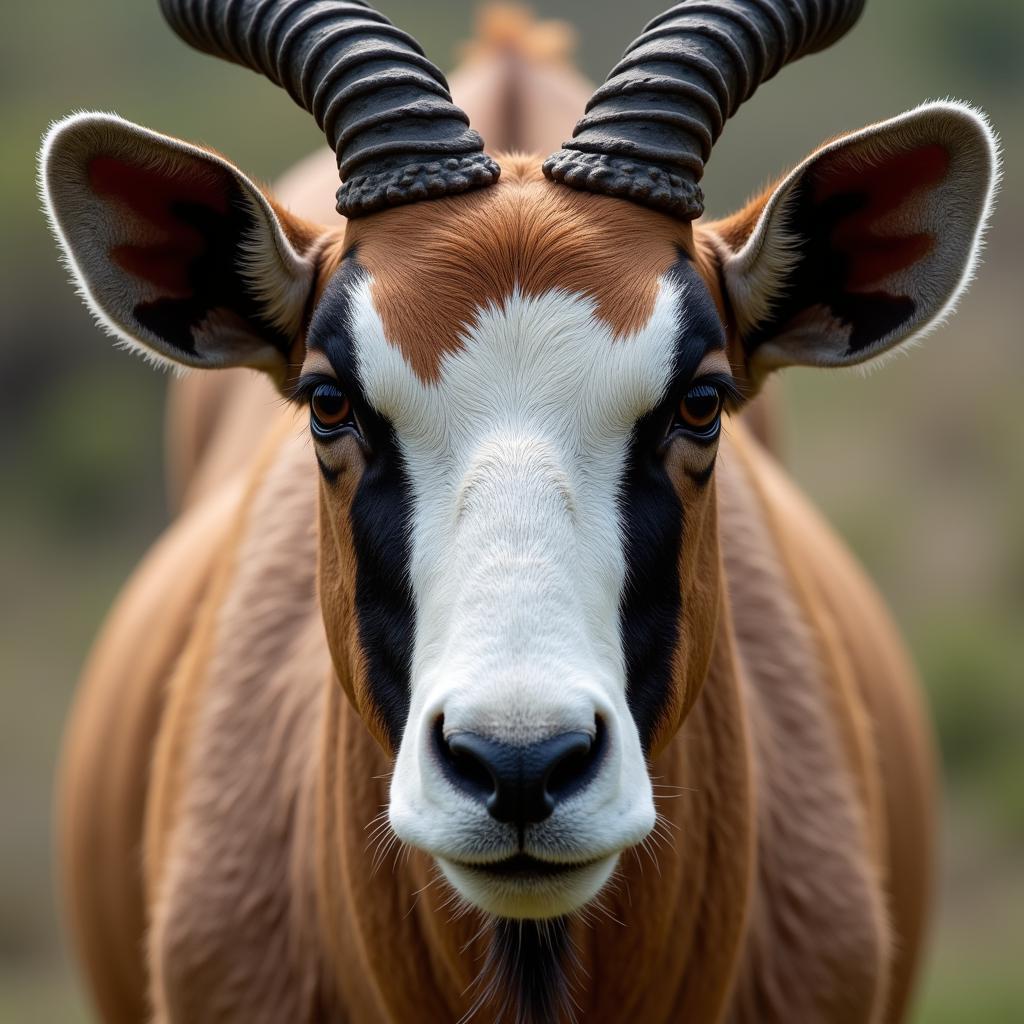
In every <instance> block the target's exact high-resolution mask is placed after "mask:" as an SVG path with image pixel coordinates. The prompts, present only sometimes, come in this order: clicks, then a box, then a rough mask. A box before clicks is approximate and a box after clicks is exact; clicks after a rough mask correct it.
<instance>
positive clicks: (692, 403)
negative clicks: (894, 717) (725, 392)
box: [679, 384, 722, 434]
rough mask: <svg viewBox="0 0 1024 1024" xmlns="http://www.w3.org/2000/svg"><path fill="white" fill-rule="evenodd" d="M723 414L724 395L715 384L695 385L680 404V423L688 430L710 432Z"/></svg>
mask: <svg viewBox="0 0 1024 1024" xmlns="http://www.w3.org/2000/svg"><path fill="white" fill-rule="evenodd" d="M721 414H722V393H721V392H720V391H719V390H718V388H716V387H715V385H714V384H694V385H693V387H691V388H690V390H689V391H687V392H686V394H685V395H684V396H683V400H682V401H681V402H680V403H679V421H680V424H681V425H682V426H683V427H685V428H686V429H687V430H695V431H697V432H698V433H702V434H703V433H707V432H709V431H710V430H711V429H712V428H713V427H714V426H715V424H716V423H717V422H718V417H719V416H720V415H721Z"/></svg>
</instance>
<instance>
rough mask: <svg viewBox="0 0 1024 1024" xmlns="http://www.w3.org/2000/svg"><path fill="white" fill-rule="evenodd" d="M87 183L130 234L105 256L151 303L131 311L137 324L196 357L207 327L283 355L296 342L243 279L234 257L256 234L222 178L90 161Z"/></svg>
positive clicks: (211, 172)
mask: <svg viewBox="0 0 1024 1024" xmlns="http://www.w3.org/2000/svg"><path fill="white" fill-rule="evenodd" d="M88 177H89V185H90V187H91V188H92V190H93V192H94V194H95V195H96V196H97V197H99V198H100V199H102V200H104V201H106V202H109V203H111V204H113V205H115V206H119V207H120V208H121V216H122V217H123V218H124V221H125V223H126V224H129V223H130V224H131V225H132V228H131V230H129V231H127V232H126V233H125V234H124V235H123V236H122V237H123V238H124V240H123V241H120V242H119V243H117V244H112V245H111V246H110V251H109V255H110V260H111V262H112V263H114V264H115V265H116V266H117V267H120V268H121V270H123V271H124V272H125V273H126V274H129V275H130V276H132V277H133V278H134V279H135V280H136V281H137V282H139V284H140V286H141V291H142V293H143V294H145V295H146V297H145V298H140V299H139V301H138V302H136V304H135V305H134V307H133V309H132V314H133V316H134V317H135V319H136V320H137V321H138V322H139V324H141V325H142V326H143V327H145V328H148V329H149V330H150V331H152V332H153V333H154V334H155V335H158V336H159V337H160V338H161V339H162V340H163V341H164V342H165V343H166V344H170V345H173V346H174V347H175V348H177V349H178V350H179V351H181V352H182V353H183V354H187V355H192V356H195V355H196V353H197V348H196V344H197V341H196V338H195V333H196V331H197V328H200V327H201V326H208V327H215V328H221V329H224V328H227V329H228V330H229V331H231V332H242V333H245V332H247V331H249V330H255V331H256V332H259V334H260V336H261V337H262V338H263V339H264V340H265V341H266V342H268V343H269V344H271V345H272V346H273V347H274V348H275V349H277V350H278V351H279V352H283V353H287V351H288V349H289V348H290V347H291V341H292V338H291V337H290V336H289V335H288V333H287V332H286V331H285V330H284V329H283V328H282V327H280V326H278V325H277V324H274V323H273V322H272V321H271V320H270V319H269V318H267V317H266V316H265V315H264V312H263V310H262V308H261V303H260V302H259V299H258V295H257V294H256V291H255V289H254V288H252V287H251V285H250V284H249V282H247V281H246V280H245V277H244V275H243V274H241V273H239V267H238V265H237V257H238V254H239V253H241V252H242V251H243V249H244V247H245V245H246V240H247V236H249V237H251V236H253V235H255V224H254V217H253V213H252V211H251V210H250V209H248V208H247V206H246V204H245V203H244V202H243V200H242V197H241V195H239V193H238V190H237V188H235V187H234V184H233V182H232V181H231V180H230V178H229V177H228V176H227V175H226V174H224V173H218V171H217V169H215V168H210V167H203V166H197V165H195V164H194V163H191V162H187V161H183V162H182V163H181V164H179V165H178V166H177V167H176V168H175V169H174V173H173V174H168V173H167V170H166V169H159V170H158V169H156V168H152V167H146V166H138V165H133V164H129V163H127V162H125V161H124V160H120V159H117V158H115V157H110V156H105V155H100V156H97V157H94V158H93V159H92V160H90V161H89V163H88ZM211 318H212V322H211Z"/></svg>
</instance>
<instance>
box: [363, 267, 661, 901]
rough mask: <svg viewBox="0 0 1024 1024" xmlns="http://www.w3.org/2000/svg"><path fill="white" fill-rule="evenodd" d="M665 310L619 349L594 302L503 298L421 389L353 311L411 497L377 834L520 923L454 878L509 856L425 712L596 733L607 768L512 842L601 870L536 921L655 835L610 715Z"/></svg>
mask: <svg viewBox="0 0 1024 1024" xmlns="http://www.w3.org/2000/svg"><path fill="white" fill-rule="evenodd" d="M680 298H681V296H680V294H679V292H678V290H677V289H676V288H675V287H674V286H672V285H670V284H667V283H666V284H663V286H662V289H661V293H660V295H659V298H658V300H657V303H656V305H655V309H654V312H653V315H652V316H651V318H650V320H649V322H648V323H647V324H646V325H645V326H644V328H643V329H641V330H640V331H638V332H636V333H635V334H634V335H632V336H630V337H627V338H624V339H618V340H616V338H615V337H614V335H613V333H612V331H611V329H610V328H609V326H608V325H607V324H606V323H605V322H604V321H602V320H601V319H600V318H599V317H598V316H597V311H596V306H595V303H594V302H593V300H592V299H589V298H586V297H583V296H580V295H569V294H566V293H564V292H560V291H553V292H550V293H547V294H545V295H541V296H536V297H527V296H523V295H520V294H514V295H512V296H511V297H509V298H508V299H507V300H506V301H505V303H504V304H503V306H502V307H501V308H498V307H495V306H490V307H488V308H486V309H483V310H481V311H480V312H479V315H478V318H477V321H476V323H475V324H474V325H473V326H472V327H471V328H469V329H468V330H467V331H466V336H465V339H464V344H463V346H462V347H461V348H460V349H459V350H457V351H455V352H452V353H449V354H448V355H446V356H445V357H444V360H443V362H442V366H441V371H440V376H439V379H438V380H437V382H436V383H424V382H423V381H422V380H421V379H420V378H419V377H417V376H416V374H415V373H414V372H413V371H412V369H411V368H410V367H409V365H408V364H407V363H406V362H405V359H404V358H403V356H402V354H401V352H400V351H399V349H398V348H397V347H396V346H394V345H392V344H391V343H390V342H389V341H388V339H387V337H386V335H385V332H384V328H383V325H382V323H381V320H380V318H379V316H378V315H377V313H376V311H375V310H374V307H373V304H372V300H371V298H370V282H364V283H363V284H362V285H361V286H360V290H359V292H358V293H357V294H356V296H355V297H354V300H353V303H352V307H351V308H352V331H353V337H354V339H355V345H356V360H357V366H358V372H359V376H360V380H361V383H362V386H363V389H364V390H365V392H366V395H367V398H368V399H369V401H370V402H371V403H372V404H373V405H374V407H375V408H377V409H378V410H379V411H380V412H381V413H382V414H384V415H385V416H387V417H388V418H389V419H390V420H391V421H392V423H393V424H394V428H395V432H396V435H397V437H398V439H399V443H400V445H401V449H402V453H403V456H404V459H405V464H406V467H407V471H408V475H409V479H410V483H411V490H412V496H413V513H412V524H411V536H412V545H411V547H412V552H411V577H412V579H411V582H412V588H413V592H414V596H415V602H416V638H415V645H414V652H413V665H412V700H411V707H410V713H409V719H408V724H407V727H406V730H405V735H404V737H403V740H402V744H401V748H400V751H399V754H398V758H397V762H396V767H395V773H394V779H393V783H392V790H391V808H390V815H391V822H392V825H393V827H394V829H395V831H396V832H397V833H398V835H399V836H401V837H402V838H403V839H405V840H406V841H407V842H410V843H413V844H414V845H417V846H419V847H421V848H423V849H425V850H427V851H429V852H431V853H433V854H434V855H435V856H436V857H438V859H439V861H440V862H441V864H442V866H443V867H444V868H445V871H446V873H447V874H448V876H449V878H450V879H451V880H452V881H453V882H454V883H455V884H456V885H457V887H458V888H459V889H460V891H462V892H463V894H464V895H465V896H467V898H469V899H471V900H472V901H473V902H475V903H477V904H478V905H481V906H484V908H485V909H488V910H492V911H494V912H496V913H502V914H505V915H512V916H523V915H530V916H533V915H534V914H535V913H536V908H535V907H534V906H533V905H532V904H531V903H530V901H529V899H528V898H527V895H525V894H522V893H521V894H520V895H519V896H518V897H514V896H513V895H509V893H508V892H504V893H498V892H494V891H491V890H490V889H487V888H486V886H485V887H484V889H481V885H480V884H479V883H478V882H475V881H474V880H473V879H472V878H469V877H467V876H466V875H465V873H462V874H460V870H459V868H458V866H457V864H458V862H462V863H467V862H473V861H480V860H481V859H485V860H486V859H491V860H494V859H498V858H500V857H504V856H509V855H510V854H512V853H514V852H516V848H517V845H518V841H517V838H516V834H515V829H514V828H513V827H512V826H510V825H505V824H501V823H499V822H496V821H494V820H493V819H491V818H489V816H488V815H487V813H486V811H485V810H484V809H483V807H482V806H480V805H479V804H477V803H475V802H473V801H471V800H470V799H468V798H467V797H466V796H464V795H463V794H461V793H460V792H458V791H457V790H456V789H455V788H454V787H453V786H451V784H450V783H449V782H448V781H447V780H446V778H445V777H444V776H443V774H442V773H441V771H440V769H439V766H438V764H437V760H436V756H435V754H434V752H433V748H432V741H431V735H432V731H433V727H434V723H435V722H436V721H437V718H438V716H439V715H443V716H444V728H445V731H446V732H448V733H450V732H457V731H469V732H476V733H480V734H483V735H487V736H489V737H492V738H495V739H498V740H501V741H504V742H507V743H516V744H522V743H528V742H532V741H536V740H539V739H541V738H546V737H549V736H551V735H554V734H557V733H561V732H567V731H573V730H585V731H588V732H593V730H594V727H595V715H600V717H601V718H602V720H603V722H604V725H605V727H606V729H607V735H608V752H607V755H606V758H605V761H604V765H603V768H602V770H601V771H600V773H599V775H598V777H597V778H596V780H595V781H594V782H593V783H592V784H591V785H589V786H588V787H586V788H585V789H583V790H582V791H580V792H579V793H578V794H576V795H575V796H573V797H572V798H570V799H569V800H568V801H566V802H565V803H564V804H559V805H558V807H557V809H556V811H555V813H554V814H553V815H552V817H551V818H549V819H548V820H547V821H544V822H542V823H540V824H536V825H531V826H529V827H528V829H527V838H526V843H527V849H528V850H529V852H532V853H535V854H536V855H538V856H544V857H548V858H553V859H560V860H563V861H564V860H571V861H580V862H582V861H599V862H601V863H602V864H604V867H603V868H602V869H601V870H594V871H590V872H589V874H585V877H584V875H581V876H580V879H578V880H577V881H578V882H579V884H578V885H575V886H568V887H567V889H566V892H565V894H564V899H561V898H559V897H557V896H551V894H550V893H549V894H548V896H547V897H545V902H544V906H546V907H547V908H548V910H549V912H550V913H562V912H566V911H567V910H570V909H575V908H576V907H577V906H579V905H580V904H581V903H582V902H585V901H586V899H589V898H590V897H591V896H592V895H593V894H594V892H595V891H596V889H594V886H596V887H597V888H600V886H601V885H602V884H603V883H604V881H605V880H606V879H607V877H608V874H609V872H610V870H611V866H612V865H613V864H614V858H615V857H616V855H617V854H618V852H619V851H620V850H622V849H624V848H625V847H628V846H630V845H633V844H635V843H637V842H639V841H640V840H642V839H643V838H644V836H645V835H646V834H647V832H648V831H649V830H650V829H651V827H653V824H654V808H653V802H652V795H651V785H650V782H649V780H648V776H647V771H646V766H645V762H644V757H643V753H642V750H641V745H640V740H639V735H638V733H637V729H636V726H635V724H634V722H633V719H632V716H631V714H630V712H629V709H628V707H627V704H626V681H625V664H624V657H623V651H622V645H621V642H620V636H619V600H620V594H621V592H622V587H623V583H624V579H625V572H626V566H625V555H624V550H623V548H624V545H623V537H622V536H621V530H620V525H619V513H618V497H619V488H620V486H621V482H622V477H623V472H624V468H625V459H626V456H627V452H628V446H629V442H630V437H631V433H632V430H633V427H634V424H635V423H636V421H637V419H638V418H639V417H640V416H642V415H643V414H644V413H645V412H647V411H649V410H650V409H651V408H653V407H654V406H656V405H657V403H658V402H659V400H660V399H661V398H662V396H663V394H664V391H665V388H666V386H667V382H668V381H669V379H670V377H671V370H672V365H673V359H674V355H675V345H676V341H677V338H678V334H679V319H678V308H679V302H680ZM453 862H455V863H453ZM586 878H589V879H590V882H586ZM485 890H486V891H485ZM487 892H490V893H491V895H490V896H487Z"/></svg>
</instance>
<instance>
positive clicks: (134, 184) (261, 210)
mask: <svg viewBox="0 0 1024 1024" xmlns="http://www.w3.org/2000/svg"><path fill="white" fill-rule="evenodd" d="M40 187H41V190H42V194H43V201H44V203H45V206H46V212H47V214H48V216H49V218H50V224H51V226H52V227H53V231H54V234H55V235H56V237H57V241H58V243H59V245H60V247H61V249H62V250H63V254H64V258H65V260H66V262H67V265H68V267H69V269H70V270H71V273H72V275H73V276H74V278H75V281H76V283H77V284H78V286H79V288H80V290H81V293H82V296H83V297H84V299H85V301H86V303H87V304H88V306H89V307H90V309H91V310H92V312H93V314H94V315H95V317H96V319H97V320H98V321H99V323H100V324H101V325H102V326H103V327H104V328H106V329H107V330H108V331H109V332H110V333H111V334H112V335H114V337H116V338H117V339H119V340H120V341H121V342H123V343H124V344H126V345H127V346H129V347H131V348H134V349H139V350H141V351H142V352H143V353H144V354H145V355H147V356H150V357H152V358H154V359H155V360H157V361H158V362H171V363H178V364H184V365H185V366H198V367H225V366H252V367H257V368H259V369H263V370H266V371H268V372H270V373H271V374H273V375H274V376H275V377H277V378H278V379H279V380H283V379H284V377H285V376H286V373H287V367H288V364H289V362H290V361H291V354H292V348H293V346H294V345H295V343H296V341H297V340H298V339H299V338H300V336H301V333H302V327H303V321H304V318H305V313H306V308H307V305H308V303H309V298H310V293H311V291H312V288H313V282H314V276H315V264H316V253H317V250H318V242H317V238H318V234H319V232H318V231H317V230H316V229H314V228H313V227H312V226H311V225H308V224H305V223H304V222H302V221H299V220H297V219H296V218H293V217H291V216H289V215H288V214H285V213H284V212H283V211H280V210H276V209H275V208H274V207H273V205H272V204H271V202H270V201H269V200H268V199H267V197H266V196H265V195H264V194H263V193H262V192H261V191H260V190H259V189H258V188H257V187H256V186H255V185H254V184H253V183H252V182H251V181H250V180H249V179H248V178H247V177H246V176H245V175H244V174H242V173H241V172H240V171H239V170H238V169H237V168H235V167H234V166H232V164H230V163H229V162H228V161H227V160H225V159H223V158H222V157H220V156H218V155H217V154H215V153H212V152H210V151H209V150H206V149H202V148H201V147H199V146H193V145H190V144H189V143H187V142H181V141H180V140H178V139H172V138H168V137H167V136H166V135H160V134H158V133H157V132H152V131H149V130H148V129H146V128H141V127H139V126H138V125H134V124H131V123H130V122H128V121H124V120H122V119H121V118H119V117H117V116H115V115H113V114H92V113H85V114H74V115H72V116H71V117H68V118H66V119H65V120H63V121H61V122H59V123H58V124H56V125H55V126H54V127H53V128H52V129H51V130H50V132H49V134H48V135H47V136H46V138H45V140H44V142H43V148H42V151H41V154H40Z"/></svg>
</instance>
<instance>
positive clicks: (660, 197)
mask: <svg viewBox="0 0 1024 1024" xmlns="http://www.w3.org/2000/svg"><path fill="white" fill-rule="evenodd" d="M864 2H865V0H689V2H683V3H679V4H676V5H675V6H674V7H673V8H671V10H668V11H666V12H665V13H664V14H662V15H661V16H660V17H657V18H655V19H654V20H653V21H652V22H651V23H650V24H649V25H647V27H646V28H645V29H644V31H643V34H642V35H641V36H640V37H639V38H638V39H637V40H636V41H635V42H634V43H633V45H632V46H630V47H629V49H628V50H627V51H626V53H625V56H624V57H623V58H622V60H621V61H619V63H618V64H617V65H616V66H615V67H614V68H613V69H612V72H611V74H610V75H609V76H608V79H607V80H606V81H605V83H604V85H602V86H601V87H600V88H599V89H598V90H597V92H595V93H594V95H593V96H592V97H591V99H590V102H589V103H588V104H587V110H586V114H585V116H584V117H583V118H582V119H581V120H580V122H579V124H577V125H576V129H575V131H574V132H573V137H572V139H571V141H569V142H566V143H565V144H564V145H563V146H562V148H561V150H559V151H558V152H557V153H555V154H553V155H552V156H551V157H549V158H548V159H547V161H545V163H544V173H545V174H546V175H547V176H548V178H550V179H551V180H552V181H558V182H561V183H563V184H565V185H569V186H570V187H572V188H576V189H581V190H583V191H585V192H596V193H599V194H602V195H610V196H618V197H619V198H622V199H629V200H632V201H633V202H636V203H640V204H642V205H644V206H652V207H654V208H655V209H659V210H663V211H665V212H666V213H669V214H671V215H673V216H675V217H678V218H680V219H681V220H693V219H694V218H695V217H699V216H700V215H701V214H702V213H703V212H704V195H703V193H702V192H701V189H700V184H699V182H700V179H701V176H702V175H703V173H704V165H705V163H707V160H708V157H709V156H710V155H711V147H712V146H713V145H714V144H715V142H716V140H717V139H718V136H719V135H720V134H721V132H722V128H723V127H724V125H725V122H726V120H727V119H728V118H730V117H731V116H732V115H733V114H734V113H735V112H736V110H737V109H738V108H739V106H740V104H741V103H742V102H743V101H744V100H746V99H748V98H749V97H750V96H752V95H753V93H754V91H755V90H756V89H757V87H758V86H759V85H760V84H761V83H762V82H763V81H765V80H766V79H769V78H771V77H772V76H773V75H775V74H777V73H778V71H779V70H781V68H782V67H783V66H784V65H786V64H788V63H789V62H790V61H793V60H796V59H797V58H798V57H802V56H804V55H805V54H808V53H814V52H816V51H817V50H823V49H825V47H827V46H830V45H831V44H832V43H834V42H835V41H836V40H837V39H838V38H839V37H840V36H842V35H843V34H844V33H845V32H847V31H848V30H849V29H850V27H851V26H852V25H853V23H854V22H855V21H856V20H857V18H858V17H859V16H860V13H861V11H862V10H863V9H864Z"/></svg>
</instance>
